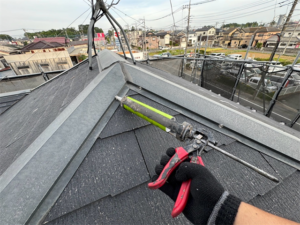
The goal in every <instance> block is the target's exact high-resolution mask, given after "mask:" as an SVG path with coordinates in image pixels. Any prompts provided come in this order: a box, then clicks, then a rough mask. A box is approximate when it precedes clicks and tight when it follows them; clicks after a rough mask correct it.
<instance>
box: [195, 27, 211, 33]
mask: <svg viewBox="0 0 300 225" xmlns="http://www.w3.org/2000/svg"><path fill="white" fill-rule="evenodd" d="M211 28H213V27H202V28H198V29H197V30H196V32H197V31H208V30H209V29H211Z"/></svg>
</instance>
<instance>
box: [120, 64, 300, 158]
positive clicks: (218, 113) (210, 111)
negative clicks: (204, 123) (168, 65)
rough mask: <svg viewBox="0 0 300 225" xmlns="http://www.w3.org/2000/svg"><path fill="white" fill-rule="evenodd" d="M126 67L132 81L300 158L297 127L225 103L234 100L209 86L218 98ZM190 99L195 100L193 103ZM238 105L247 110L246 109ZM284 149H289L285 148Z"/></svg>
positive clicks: (260, 141) (258, 140)
mask: <svg viewBox="0 0 300 225" xmlns="http://www.w3.org/2000/svg"><path fill="white" fill-rule="evenodd" d="M128 68H131V69H134V68H135V69H136V70H139V71H140V72H143V73H144V74H141V73H140V72H139V73H138V74H137V73H134V72H133V73H132V72H131V71H128ZM125 70H127V73H128V74H130V78H131V82H132V83H134V84H136V85H138V86H140V87H142V88H144V89H146V90H148V91H151V92H152V93H154V94H157V95H159V96H161V97H163V98H165V99H168V100H169V101H171V102H174V103H176V104H178V105H181V106H182V107H184V108H186V109H189V110H191V111H193V112H195V113H197V114H199V115H202V116H205V117H206V118H208V119H210V120H212V121H216V122H217V123H219V124H222V125H223V126H226V127H228V128H229V129H231V130H235V131H236V132H238V133H240V134H242V135H244V136H247V137H249V138H250V139H253V140H256V141H257V142H259V143H261V144H263V145H267V146H269V147H271V148H273V149H274V150H276V151H278V152H281V153H283V154H286V155H288V156H290V157H292V158H294V159H296V160H298V161H300V152H299V151H298V148H299V146H300V137H297V136H295V135H294V134H292V133H295V131H294V130H292V129H290V130H291V132H288V131H289V129H288V128H286V131H283V130H280V129H279V128H277V127H275V126H272V125H269V124H267V123H265V122H263V121H260V120H259V119H257V118H254V117H252V116H251V115H250V114H249V115H247V112H246V111H245V108H244V107H243V108H242V107H241V106H239V105H237V106H235V108H236V109H233V108H230V107H229V106H228V105H225V104H224V103H227V104H229V105H232V102H230V101H228V100H227V99H225V98H222V97H219V96H217V95H216V94H214V95H213V93H209V92H208V91H207V90H201V91H203V92H206V93H208V94H210V95H211V96H213V97H214V98H215V99H212V98H209V97H208V96H204V95H201V94H199V93H197V92H195V91H192V90H189V89H187V88H185V87H183V86H180V85H178V84H176V83H174V82H172V81H169V80H166V79H165V78H162V77H160V76H158V75H155V74H153V73H151V72H149V71H147V70H144V69H142V68H137V67H134V66H132V65H125ZM147 75H148V77H147ZM170 76H171V75H170ZM150 80H151V82H150ZM187 99H190V101H187ZM190 102H193V103H192V104H191V103H190ZM237 109H239V110H241V111H245V113H244V112H240V111H238V110H237ZM257 116H258V115H257ZM258 131H259V132H258ZM264 134H265V135H264ZM271 135H273V136H271ZM282 137H285V138H286V140H285V141H282V140H283V139H282ZM279 140H281V141H279ZM284 149H287V150H286V151H283V150H284ZM287 151H289V152H287Z"/></svg>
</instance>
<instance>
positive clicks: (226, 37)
mask: <svg viewBox="0 0 300 225" xmlns="http://www.w3.org/2000/svg"><path fill="white" fill-rule="evenodd" d="M237 29H238V28H229V29H227V30H222V31H220V35H219V44H220V45H221V46H223V47H227V46H231V38H232V34H233V33H234V32H235V31H236V30H237Z"/></svg>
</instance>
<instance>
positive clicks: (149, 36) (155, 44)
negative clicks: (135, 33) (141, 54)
mask: <svg viewBox="0 0 300 225" xmlns="http://www.w3.org/2000/svg"><path fill="white" fill-rule="evenodd" d="M143 42H144V44H145V46H146V48H147V49H158V48H159V42H160V38H159V37H157V36H156V35H155V34H154V33H153V32H147V33H146V37H143V36H142V35H141V36H140V42H139V43H140V46H143Z"/></svg>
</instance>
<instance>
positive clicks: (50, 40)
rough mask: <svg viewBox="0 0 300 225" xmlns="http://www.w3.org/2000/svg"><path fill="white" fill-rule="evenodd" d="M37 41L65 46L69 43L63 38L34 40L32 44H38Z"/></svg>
mask: <svg viewBox="0 0 300 225" xmlns="http://www.w3.org/2000/svg"><path fill="white" fill-rule="evenodd" d="M38 41H46V42H57V43H60V44H63V45H66V44H68V43H69V42H70V40H69V39H67V38H65V37H48V38H35V39H34V40H33V42H38Z"/></svg>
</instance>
